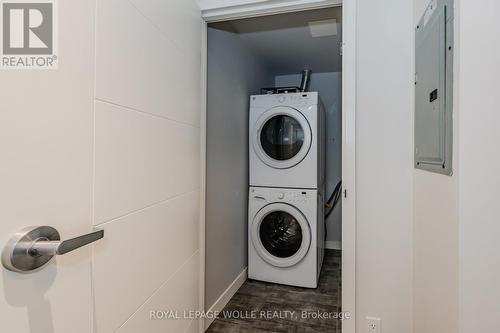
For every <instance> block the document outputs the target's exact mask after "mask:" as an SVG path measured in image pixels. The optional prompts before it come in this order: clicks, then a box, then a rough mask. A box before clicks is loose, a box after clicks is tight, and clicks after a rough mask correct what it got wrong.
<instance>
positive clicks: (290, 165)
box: [249, 92, 325, 189]
mask: <svg viewBox="0 0 500 333" xmlns="http://www.w3.org/2000/svg"><path fill="white" fill-rule="evenodd" d="M249 144H250V147H249V163H250V186H268V187H288V188H304V189H318V188H321V187H322V186H324V179H325V112H324V108H323V106H322V103H321V102H320V100H319V96H318V93H317V92H307V93H290V94H275V95H254V96H251V97H250V115H249Z"/></svg>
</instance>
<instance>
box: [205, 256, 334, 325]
mask: <svg viewBox="0 0 500 333" xmlns="http://www.w3.org/2000/svg"><path fill="white" fill-rule="evenodd" d="M340 260H341V255H340V251H335V250H327V251H326V253H325V260H324V262H323V268H322V271H321V275H320V279H319V285H318V288H317V289H307V288H297V287H290V286H283V285H279V284H272V283H265V282H259V281H254V280H247V281H246V282H245V283H244V284H243V286H241V288H240V289H239V290H238V292H237V293H236V294H235V295H234V297H233V298H232V299H231V300H230V301H229V303H228V304H227V306H226V307H225V308H224V310H223V312H222V313H221V315H219V318H217V319H216V320H215V321H214V322H213V323H212V325H210V327H209V328H208V330H207V332H210V333H249V332H263V333H271V332H273V333H278V332H286V333H315V332H331V333H341V323H340V320H339V319H337V318H336V316H335V314H336V313H339V312H340V311H341V309H340V306H341V304H342V303H341V299H340V297H341V292H340V290H341V274H340V273H341V272H340V269H341V265H340ZM252 311H253V312H252ZM303 311H304V312H305V315H303ZM292 312H293V313H292ZM235 314H236V316H235ZM315 314H316V315H315ZM317 314H322V318H320V317H318V316H317ZM239 316H240V317H239ZM325 316H326V318H325Z"/></svg>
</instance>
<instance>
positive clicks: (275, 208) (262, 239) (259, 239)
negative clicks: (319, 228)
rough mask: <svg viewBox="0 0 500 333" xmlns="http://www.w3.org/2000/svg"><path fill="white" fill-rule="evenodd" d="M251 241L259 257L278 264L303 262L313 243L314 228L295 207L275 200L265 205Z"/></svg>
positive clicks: (253, 225)
mask: <svg viewBox="0 0 500 333" xmlns="http://www.w3.org/2000/svg"><path fill="white" fill-rule="evenodd" d="M251 237H252V243H253V246H254V248H255V250H256V251H257V253H258V254H259V255H260V257H261V258H262V259H263V260H265V261H266V262H268V263H269V264H271V265H273V266H277V267H290V266H293V265H295V264H297V263H298V262H300V261H301V260H302V259H303V258H304V257H305V256H306V254H307V252H308V251H309V246H310V245H311V229H310V228H309V224H308V223H307V220H306V218H305V217H304V215H303V214H302V213H301V212H300V211H299V210H298V209H297V208H295V207H293V206H290V205H287V204H283V203H274V204H270V205H267V206H265V207H264V208H262V209H261V210H260V211H259V212H258V213H257V214H256V215H255V217H254V220H253V221H252V227H251Z"/></svg>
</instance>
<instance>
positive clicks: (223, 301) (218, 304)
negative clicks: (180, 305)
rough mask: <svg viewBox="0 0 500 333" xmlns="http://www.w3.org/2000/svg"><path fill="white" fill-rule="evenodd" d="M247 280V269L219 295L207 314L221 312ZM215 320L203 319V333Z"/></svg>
mask: <svg viewBox="0 0 500 333" xmlns="http://www.w3.org/2000/svg"><path fill="white" fill-rule="evenodd" d="M247 278H248V268H247V267H245V269H244V270H243V271H242V272H241V273H240V274H239V275H238V276H237V277H236V279H234V281H233V282H231V284H230V285H229V287H227V289H226V290H224V292H223V293H222V295H220V297H219V298H218V299H217V300H216V301H215V303H214V304H213V305H212V306H211V307H210V309H208V312H210V313H213V312H215V311H222V309H224V307H225V306H226V305H227V303H229V300H230V299H231V298H232V297H233V296H234V294H236V292H237V291H238V289H240V287H241V286H242V285H243V283H244V282H245V281H246V280H247ZM214 320H215V318H206V319H205V331H206V330H207V329H208V327H209V326H210V324H212V323H213V321H214Z"/></svg>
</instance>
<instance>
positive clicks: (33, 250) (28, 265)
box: [2, 226, 104, 273]
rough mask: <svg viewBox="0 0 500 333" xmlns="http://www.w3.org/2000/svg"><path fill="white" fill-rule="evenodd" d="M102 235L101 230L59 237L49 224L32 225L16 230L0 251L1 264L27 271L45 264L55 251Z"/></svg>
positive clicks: (82, 243) (79, 244) (88, 242)
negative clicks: (70, 236)
mask: <svg viewBox="0 0 500 333" xmlns="http://www.w3.org/2000/svg"><path fill="white" fill-rule="evenodd" d="M103 237H104V230H96V231H94V232H91V233H89V234H86V235H82V236H78V237H75V238H71V239H68V240H64V241H61V237H60V235H59V232H58V231H57V230H56V229H54V228H52V227H49V226H41V227H38V226H35V227H29V228H26V229H23V230H21V231H19V232H17V233H16V234H15V235H14V236H13V237H12V238H11V239H10V240H9V241H8V242H7V244H6V245H5V247H4V249H3V251H2V264H3V266H4V267H5V268H7V269H8V270H10V271H13V272H18V273H29V272H32V271H34V270H38V269H40V268H42V267H43V266H45V265H46V264H47V263H48V262H49V261H50V260H51V259H52V258H53V257H54V256H55V255H62V254H65V253H68V252H71V251H73V250H76V249H78V248H80V247H82V246H85V245H88V244H90V243H93V242H95V241H97V240H99V239H101V238H103Z"/></svg>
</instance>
